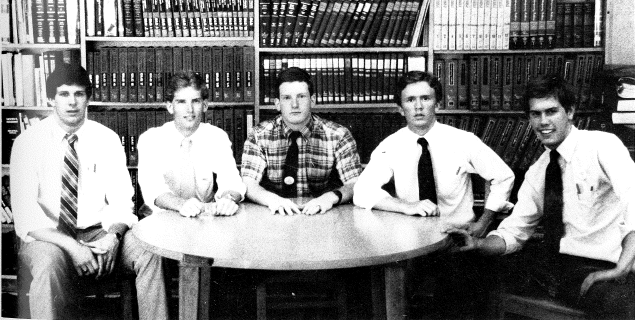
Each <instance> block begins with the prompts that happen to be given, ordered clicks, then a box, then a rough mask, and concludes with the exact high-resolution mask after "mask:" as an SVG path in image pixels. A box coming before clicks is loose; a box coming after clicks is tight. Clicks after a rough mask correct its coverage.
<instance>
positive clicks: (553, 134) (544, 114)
mask: <svg viewBox="0 0 635 320" xmlns="http://www.w3.org/2000/svg"><path fill="white" fill-rule="evenodd" d="M573 113H574V110H573V109H571V111H570V112H567V111H565V109H564V107H563V106H562V105H561V104H560V102H559V101H558V100H557V99H556V98H554V97H547V98H540V99H530V100H529V121H530V123H531V127H532V128H533V130H534V133H535V134H536V136H537V137H538V139H540V141H541V142H542V144H543V145H545V146H547V147H548V148H549V149H555V148H557V147H558V146H559V145H560V143H562V141H564V139H565V138H566V137H567V136H568V135H569V132H571V121H572V120H573Z"/></svg>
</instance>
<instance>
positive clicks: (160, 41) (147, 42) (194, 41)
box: [86, 37, 254, 47]
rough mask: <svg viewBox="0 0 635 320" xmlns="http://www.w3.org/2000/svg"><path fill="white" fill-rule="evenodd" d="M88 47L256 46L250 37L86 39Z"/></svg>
mask: <svg viewBox="0 0 635 320" xmlns="http://www.w3.org/2000/svg"><path fill="white" fill-rule="evenodd" d="M86 43H87V45H95V46H98V47H100V46H109V47H160V46H174V45H178V46H181V47H184V46H185V47H188V46H189V47H201V46H245V47H252V46H253V45H254V40H253V38H250V37H86Z"/></svg>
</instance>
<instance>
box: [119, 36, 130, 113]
mask: <svg viewBox="0 0 635 320" xmlns="http://www.w3.org/2000/svg"><path fill="white" fill-rule="evenodd" d="M117 51H118V55H119V58H118V60H119V102H128V85H129V84H128V80H129V79H128V50H127V49H126V48H118V49H117Z"/></svg>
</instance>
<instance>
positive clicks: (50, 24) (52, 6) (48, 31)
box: [44, 0, 59, 43]
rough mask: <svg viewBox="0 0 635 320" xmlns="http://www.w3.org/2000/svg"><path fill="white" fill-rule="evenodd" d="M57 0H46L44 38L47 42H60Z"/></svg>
mask: <svg viewBox="0 0 635 320" xmlns="http://www.w3.org/2000/svg"><path fill="white" fill-rule="evenodd" d="M56 2H57V0H44V15H45V17H46V18H45V19H46V27H45V28H44V39H45V41H46V43H58V40H59V39H58V37H56V35H58V34H59V30H58V27H59V24H58V22H57V20H58V18H57V10H56V7H57V3H56Z"/></svg>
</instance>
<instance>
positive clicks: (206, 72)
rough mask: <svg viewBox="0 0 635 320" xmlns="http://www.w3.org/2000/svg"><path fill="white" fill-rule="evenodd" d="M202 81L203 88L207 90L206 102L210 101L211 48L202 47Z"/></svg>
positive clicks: (211, 84)
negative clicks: (203, 82) (203, 83)
mask: <svg viewBox="0 0 635 320" xmlns="http://www.w3.org/2000/svg"><path fill="white" fill-rule="evenodd" d="M202 68H203V69H202V75H201V77H202V78H203V81H205V87H207V88H208V90H209V91H208V94H209V97H208V101H212V99H213V97H212V86H213V85H214V84H213V80H212V79H213V70H214V69H212V47H203V66H202Z"/></svg>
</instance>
